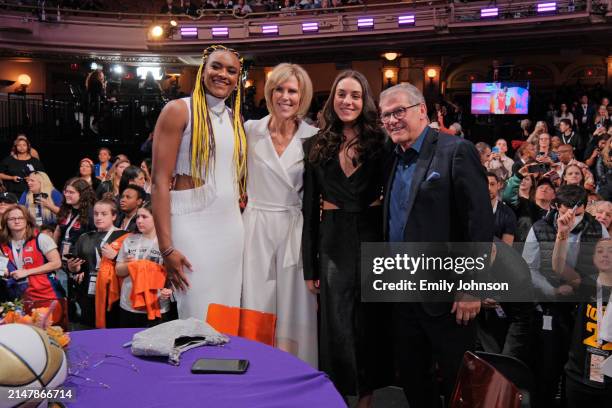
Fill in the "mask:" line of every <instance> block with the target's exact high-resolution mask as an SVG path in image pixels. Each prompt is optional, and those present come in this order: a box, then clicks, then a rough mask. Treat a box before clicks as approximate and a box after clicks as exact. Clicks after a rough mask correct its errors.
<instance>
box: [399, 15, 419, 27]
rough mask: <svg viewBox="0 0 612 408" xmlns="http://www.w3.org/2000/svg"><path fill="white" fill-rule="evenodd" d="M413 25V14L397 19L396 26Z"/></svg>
mask: <svg viewBox="0 0 612 408" xmlns="http://www.w3.org/2000/svg"><path fill="white" fill-rule="evenodd" d="M414 24H415V19H414V14H406V15H404V16H398V17H397V25H399V26H409V25H414Z"/></svg>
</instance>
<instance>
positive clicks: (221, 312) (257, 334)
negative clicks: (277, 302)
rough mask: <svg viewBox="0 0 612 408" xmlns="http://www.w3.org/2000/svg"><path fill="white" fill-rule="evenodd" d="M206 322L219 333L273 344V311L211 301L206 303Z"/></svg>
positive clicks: (274, 323)
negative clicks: (242, 307) (266, 311)
mask: <svg viewBox="0 0 612 408" xmlns="http://www.w3.org/2000/svg"><path fill="white" fill-rule="evenodd" d="M206 322H207V323H208V324H210V325H211V326H212V327H214V328H215V329H216V330H218V331H220V332H221V333H225V334H229V335H233V336H240V337H244V338H245V339H249V340H255V341H258V342H260V343H264V344H267V345H269V346H274V344H275V335H276V315H275V314H273V313H265V312H260V311H257V310H250V309H241V308H239V307H231V306H225V305H220V304H217V303H211V304H210V305H208V312H207V313H206Z"/></svg>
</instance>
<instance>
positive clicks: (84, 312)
mask: <svg viewBox="0 0 612 408" xmlns="http://www.w3.org/2000/svg"><path fill="white" fill-rule="evenodd" d="M116 218H117V205H116V204H115V202H114V201H112V200H106V199H103V200H100V201H98V202H96V204H95V205H94V207H93V221H94V224H95V228H96V229H95V231H89V232H87V233H84V234H81V235H80V236H79V239H78V240H77V242H76V244H75V248H74V251H73V252H72V256H71V257H70V258H69V259H68V261H67V266H68V270H69V271H70V272H71V273H72V274H74V276H75V277H76V278H75V279H76V280H78V281H80V282H82V283H83V284H82V285H80V286H79V289H80V290H79V292H78V293H79V297H78V298H79V306H80V309H81V319H80V322H81V324H83V325H86V326H88V327H97V328H104V327H119V309H118V305H117V304H116V301H117V300H118V299H116V298H113V297H112V292H113V288H114V290H115V291H116V293H118V288H119V282H118V281H117V277H116V275H115V270H114V264H115V258H116V257H117V254H118V253H119V249H120V248H121V243H122V242H123V239H125V236H126V234H127V232H126V231H122V230H118V229H116V228H115V226H114V225H113V222H114V221H115V219H116ZM107 305H108V306H110V310H108V308H107Z"/></svg>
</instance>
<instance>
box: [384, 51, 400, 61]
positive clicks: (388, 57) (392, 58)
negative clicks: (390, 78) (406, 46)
mask: <svg viewBox="0 0 612 408" xmlns="http://www.w3.org/2000/svg"><path fill="white" fill-rule="evenodd" d="M398 56H399V54H398V53H397V52H385V53H384V54H383V57H385V59H386V60H387V61H395V59H396V58H397V57H398Z"/></svg>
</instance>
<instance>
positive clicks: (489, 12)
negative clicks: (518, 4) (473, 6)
mask: <svg viewBox="0 0 612 408" xmlns="http://www.w3.org/2000/svg"><path fill="white" fill-rule="evenodd" d="M498 16H499V9H498V8H497V7H490V8H483V9H480V18H497V17H498Z"/></svg>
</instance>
